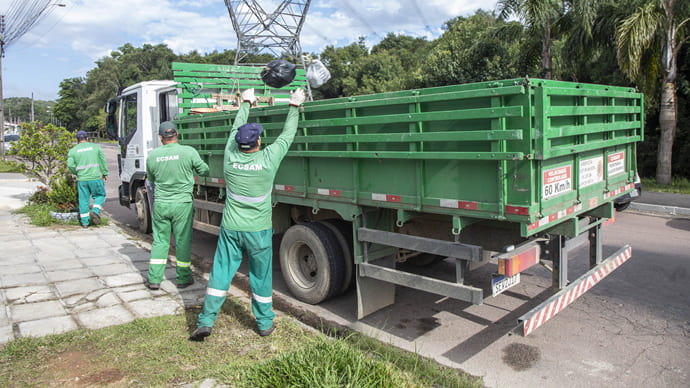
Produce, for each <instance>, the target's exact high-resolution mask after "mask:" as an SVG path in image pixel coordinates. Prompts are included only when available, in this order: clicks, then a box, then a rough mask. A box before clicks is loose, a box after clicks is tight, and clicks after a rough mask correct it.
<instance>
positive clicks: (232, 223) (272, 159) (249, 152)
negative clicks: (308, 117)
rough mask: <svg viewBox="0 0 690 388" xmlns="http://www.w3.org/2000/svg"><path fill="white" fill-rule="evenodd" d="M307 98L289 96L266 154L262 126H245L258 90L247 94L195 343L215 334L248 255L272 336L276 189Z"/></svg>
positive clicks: (230, 150) (232, 144) (256, 298)
mask: <svg viewBox="0 0 690 388" xmlns="http://www.w3.org/2000/svg"><path fill="white" fill-rule="evenodd" d="M304 99H305V97H304V90H302V89H297V90H295V91H294V92H293V93H291V94H290V102H289V105H290V106H289V108H288V114H287V119H286V121H285V124H284V126H283V131H282V133H281V134H280V136H278V138H276V140H275V141H274V142H273V144H271V145H269V146H267V147H265V148H264V149H263V150H262V149H260V148H261V137H260V136H261V133H262V132H263V127H262V126H261V125H260V124H258V123H248V124H247V123H246V122H247V117H248V116H249V107H250V105H251V104H252V103H254V102H255V101H256V97H255V96H254V89H248V90H245V91H244V92H243V93H242V100H243V102H242V105H241V107H240V110H239V111H238V112H237V116H236V117H235V122H234V123H233V126H232V130H231V131H230V137H229V138H228V141H227V144H226V145H225V154H224V157H223V175H224V177H225V184H226V185H227V196H226V199H225V208H224V209H223V221H222V223H221V227H220V235H219V236H218V247H217V248H216V253H215V256H214V258H213V268H212V269H211V275H210V277H209V281H208V286H207V289H206V297H205V298H204V308H203V310H202V311H201V313H200V314H199V319H198V321H197V329H196V330H195V331H194V332H193V333H192V335H191V336H190V337H189V339H190V340H193V341H203V340H204V338H205V337H208V336H209V335H211V328H212V327H213V324H214V323H215V321H216V318H217V317H218V311H219V310H220V308H221V306H222V305H223V303H224V302H225V297H226V295H227V293H228V289H229V288H230V282H231V281H232V278H233V277H234V275H235V272H236V271H237V268H238V267H239V266H240V263H241V262H242V253H243V252H246V253H247V257H248V258H249V283H250V286H251V290H252V312H253V313H254V317H255V318H256V324H257V328H258V330H259V335H261V336H267V335H269V334H271V332H273V329H274V328H275V324H274V323H273V318H274V317H275V314H274V313H273V311H272V308H273V301H272V294H273V285H272V271H273V248H272V241H271V239H272V236H273V224H272V219H271V215H272V208H271V191H272V188H273V180H274V179H275V175H276V172H277V171H278V167H279V166H280V162H281V161H282V160H283V158H284V157H285V154H287V151H288V148H289V147H290V145H291V144H292V141H293V139H294V137H295V133H296V132H297V122H298V119H299V106H300V105H301V104H302V103H303V102H304Z"/></svg>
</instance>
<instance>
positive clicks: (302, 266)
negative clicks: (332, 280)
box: [287, 241, 320, 288]
mask: <svg viewBox="0 0 690 388" xmlns="http://www.w3.org/2000/svg"><path fill="white" fill-rule="evenodd" d="M287 253H288V258H289V262H288V270H289V271H290V273H291V275H292V278H293V279H294V280H295V282H296V283H297V285H298V286H300V287H302V288H313V287H314V286H315V285H316V283H317V282H318V277H319V275H320V271H319V266H318V262H317V260H316V257H315V256H314V251H313V250H312V249H311V248H310V247H309V245H307V244H306V243H305V242H303V241H300V242H296V243H295V244H293V245H292V246H291V247H290V249H289V250H288V252H287Z"/></svg>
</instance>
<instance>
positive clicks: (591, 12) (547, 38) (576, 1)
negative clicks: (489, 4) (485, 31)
mask: <svg viewBox="0 0 690 388" xmlns="http://www.w3.org/2000/svg"><path fill="white" fill-rule="evenodd" d="M597 3H599V1H597V0H570V1H564V0H499V1H498V3H497V4H496V7H497V10H498V12H499V18H501V19H503V20H505V19H507V18H508V17H509V16H517V17H518V18H520V20H521V21H522V22H523V23H524V24H525V25H526V26H527V28H528V30H529V31H530V33H532V34H539V35H540V36H541V42H542V50H541V65H542V73H543V74H541V75H540V76H542V77H544V78H546V79H552V78H553V58H552V53H551V50H552V46H553V40H554V39H557V38H558V37H559V35H561V34H566V33H567V31H568V28H569V27H570V28H573V27H574V26H577V28H580V29H584V30H585V31H586V32H588V33H589V32H590V31H591V27H592V25H593V21H594V18H595V16H596V10H597V7H596V5H597ZM573 20H577V23H572V21H573Z"/></svg>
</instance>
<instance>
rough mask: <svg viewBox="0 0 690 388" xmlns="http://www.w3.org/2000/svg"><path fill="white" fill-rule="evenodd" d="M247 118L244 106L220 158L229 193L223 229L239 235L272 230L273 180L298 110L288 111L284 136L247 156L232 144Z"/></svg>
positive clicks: (295, 130)
mask: <svg viewBox="0 0 690 388" xmlns="http://www.w3.org/2000/svg"><path fill="white" fill-rule="evenodd" d="M248 116H249V103H246V102H243V103H242V106H241V108H240V110H239V111H238V112H237V116H236V117H235V122H234V123H233V126H232V130H231V132H230V137H229V138H228V142H227V144H226V145H225V155H224V157H223V174H224V176H225V184H226V185H227V189H228V193H227V197H226V199H225V208H224V209H223V227H224V228H225V229H228V230H234V231H238V232H258V231H262V230H266V229H270V228H272V227H273V224H272V220H271V215H272V207H271V191H272V190H273V180H274V179H275V176H276V172H277V171H278V167H279V166H280V162H281V161H282V160H283V158H284V157H285V154H287V151H288V148H290V144H292V141H293V140H294V138H295V132H297V121H298V119H299V108H297V107H294V106H291V107H290V108H289V110H288V115H287V119H286V120H285V125H284V126H283V132H282V133H281V134H280V136H278V138H277V139H276V140H275V142H273V143H272V144H271V145H269V146H267V147H266V148H264V149H263V150H261V151H258V152H253V153H250V154H248V153H244V152H242V151H240V150H239V147H238V146H237V142H236V141H235V134H236V133H237V129H238V128H239V127H241V126H242V125H244V124H245V123H246V122H247V117H248Z"/></svg>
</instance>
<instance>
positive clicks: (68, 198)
mask: <svg viewBox="0 0 690 388" xmlns="http://www.w3.org/2000/svg"><path fill="white" fill-rule="evenodd" d="M48 203H49V204H50V205H53V206H55V207H56V208H57V210H58V211H70V210H72V209H74V208H76V207H77V206H78V204H79V192H78V190H77V181H76V180H75V179H74V177H73V175H66V176H63V177H54V178H53V179H52V181H51V183H50V191H49V192H48Z"/></svg>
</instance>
